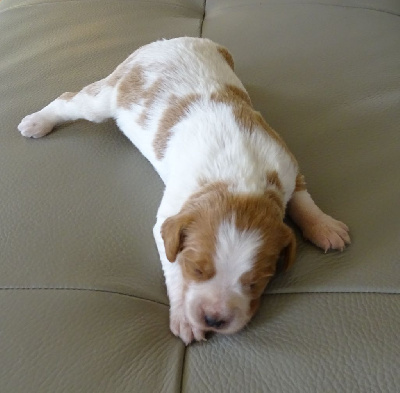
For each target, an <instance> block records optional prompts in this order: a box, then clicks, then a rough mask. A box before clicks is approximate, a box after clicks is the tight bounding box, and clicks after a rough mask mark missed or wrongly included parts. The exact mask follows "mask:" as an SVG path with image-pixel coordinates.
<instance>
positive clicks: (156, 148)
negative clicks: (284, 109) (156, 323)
mask: <svg viewBox="0 0 400 393" xmlns="http://www.w3.org/2000/svg"><path fill="white" fill-rule="evenodd" d="M107 118H114V119H115V120H116V122H117V124H118V126H119V127H120V129H121V130H122V131H123V132H124V133H125V135H126V136H127V137H128V138H129V139H130V140H131V141H132V142H133V143H134V144H135V145H136V146H137V147H138V148H139V150H140V151H141V152H142V153H143V154H144V156H145V157H147V159H148V160H149V161H150V162H151V163H152V164H153V166H154V168H155V169H156V171H157V172H158V173H159V175H160V177H161V178H162V180H163V181H164V183H165V192H164V197H163V199H162V202H161V205H160V208H159V210H158V214H157V222H156V224H155V227H154V237H155V240H156V243H157V247H158V251H159V253H160V258H161V263H162V267H163V270H164V274H165V280H166V285H167V290H168V296H169V300H170V307H171V308H170V328H171V330H172V332H173V333H174V334H175V335H177V336H179V337H180V338H181V339H182V340H183V341H184V342H185V343H186V344H188V343H190V342H191V341H192V340H193V339H194V340H201V339H203V338H204V334H205V332H207V331H210V330H212V331H217V332H221V333H234V332H236V331H238V330H240V329H241V328H243V327H244V325H245V324H246V323H247V322H248V321H249V320H250V318H251V317H252V316H253V315H254V313H255V311H256V310H257V307H258V305H259V302H260V297H261V294H262V293H263V290H264V288H265V286H266V285H267V283H268V281H269V280H270V278H271V277H272V276H273V275H274V273H275V270H276V264H277V260H278V258H279V256H280V254H281V253H284V254H285V258H286V266H287V267H288V266H290V265H291V264H292V263H293V260H294V257H295V248H296V241H295V236H294V234H293V232H292V230H291V229H290V228H289V227H288V226H287V225H285V224H284V222H283V218H284V215H285V209H286V206H287V205H288V211H289V214H290V216H291V217H292V218H293V220H294V221H295V222H296V223H297V224H298V225H299V226H300V228H301V229H302V231H303V234H304V236H305V237H306V238H308V239H310V240H311V241H312V242H313V243H315V244H316V245H318V246H319V247H321V248H323V249H324V250H325V251H326V250H328V249H329V248H332V249H340V250H342V249H343V248H344V247H345V244H346V243H350V238H349V236H348V228H347V226H346V225H345V224H343V223H341V222H339V221H336V220H334V219H333V218H331V217H330V216H328V215H326V214H325V213H323V212H322V211H321V210H320V209H319V208H318V207H317V206H316V205H315V203H314V202H313V200H312V199H311V197H310V195H309V194H308V192H307V190H306V186H305V183H304V179H303V176H302V175H301V173H300V172H299V167H298V164H297V162H296V159H295V158H294V156H293V154H291V152H290V151H289V149H288V148H287V146H286V145H285V143H284V142H283V141H282V139H281V138H280V137H279V136H278V135H277V133H276V132H275V131H274V130H272V129H271V127H270V126H269V125H268V124H267V123H266V122H265V121H264V119H263V118H262V117H261V115H260V114H259V113H258V112H256V111H255V110H254V109H253V107H252V104H251V101H250V98H249V96H248V94H247V92H246V90H245V88H244V87H243V85H242V83H241V82H240V80H239V79H238V77H237V76H236V75H235V73H234V72H233V60H232V56H231V55H230V54H229V52H228V51H227V50H226V49H225V48H224V47H222V46H220V45H218V44H215V43H214V42H212V41H210V40H208V39H201V38H188V37H186V38H176V39H172V40H163V41H157V42H154V43H152V44H149V45H146V46H143V47H141V48H139V49H138V50H137V51H136V52H134V53H133V54H132V55H131V56H130V57H128V58H127V59H126V60H125V61H124V62H123V63H122V64H121V65H119V66H118V67H117V68H116V70H115V71H114V72H113V73H112V74H111V75H109V76H108V77H107V78H105V79H102V80H100V81H98V82H95V83H93V84H91V85H89V86H87V87H85V88H84V89H83V90H81V91H80V92H78V93H64V94H62V95H61V96H60V97H59V98H57V99H56V100H54V101H53V102H51V103H50V104H49V105H47V106H46V107H45V108H43V109H42V110H40V111H39V112H36V113H33V114H31V115H29V116H26V117H25V118H24V119H23V120H22V121H21V123H20V124H19V126H18V129H19V130H20V132H21V133H22V135H24V136H26V137H33V138H39V137H41V136H44V135H46V134H47V133H49V132H50V131H51V130H52V129H53V127H54V126H56V125H57V124H60V123H62V122H65V121H70V120H76V119H87V120H90V121H93V122H101V121H103V120H105V119H107Z"/></svg>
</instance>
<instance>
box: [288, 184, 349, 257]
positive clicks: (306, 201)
mask: <svg viewBox="0 0 400 393" xmlns="http://www.w3.org/2000/svg"><path fill="white" fill-rule="evenodd" d="M288 212H289V215H290V217H291V218H292V219H293V221H294V222H295V223H296V224H297V225H298V226H299V227H300V228H301V230H302V231H303V236H304V237H305V238H306V239H308V240H310V241H311V242H313V243H314V244H315V245H317V246H318V247H321V248H322V249H323V250H325V252H327V251H328V250H329V249H330V248H332V249H336V250H341V251H343V249H344V247H345V246H346V244H350V236H349V234H348V232H349V228H348V227H347V225H346V224H344V223H343V222H341V221H337V220H335V219H334V218H332V217H331V216H328V215H327V214H325V213H324V212H323V211H322V210H321V209H320V208H319V207H318V206H317V205H316V204H315V202H314V201H313V200H312V198H311V195H310V194H309V193H308V191H307V190H302V191H295V192H294V194H293V196H292V198H291V200H290V202H289V205H288Z"/></svg>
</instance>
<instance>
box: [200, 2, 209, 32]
mask: <svg viewBox="0 0 400 393" xmlns="http://www.w3.org/2000/svg"><path fill="white" fill-rule="evenodd" d="M206 7H207V0H204V1H203V17H202V19H201V22H200V34H199V37H200V38H202V37H203V24H204V20H205V18H206Z"/></svg>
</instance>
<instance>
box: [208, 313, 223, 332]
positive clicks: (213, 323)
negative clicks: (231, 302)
mask: <svg viewBox="0 0 400 393" xmlns="http://www.w3.org/2000/svg"><path fill="white" fill-rule="evenodd" d="M204 322H205V323H206V325H207V326H208V327H212V328H216V329H219V328H221V327H222V326H223V325H225V324H226V321H225V320H223V319H220V318H218V317H212V316H209V315H206V316H205V317H204Z"/></svg>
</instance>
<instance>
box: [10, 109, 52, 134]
mask: <svg viewBox="0 0 400 393" xmlns="http://www.w3.org/2000/svg"><path fill="white" fill-rule="evenodd" d="M53 126H54V123H52V122H51V121H49V120H48V119H46V117H45V116H44V115H42V114H40V113H39V112H36V113H32V114H31V115H28V116H25V117H24V118H23V119H22V120H21V123H19V125H18V130H19V131H20V132H21V134H22V135H23V136H25V137H27V138H40V137H42V136H45V135H46V134H48V133H49V132H50V131H51V130H52V129H53Z"/></svg>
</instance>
